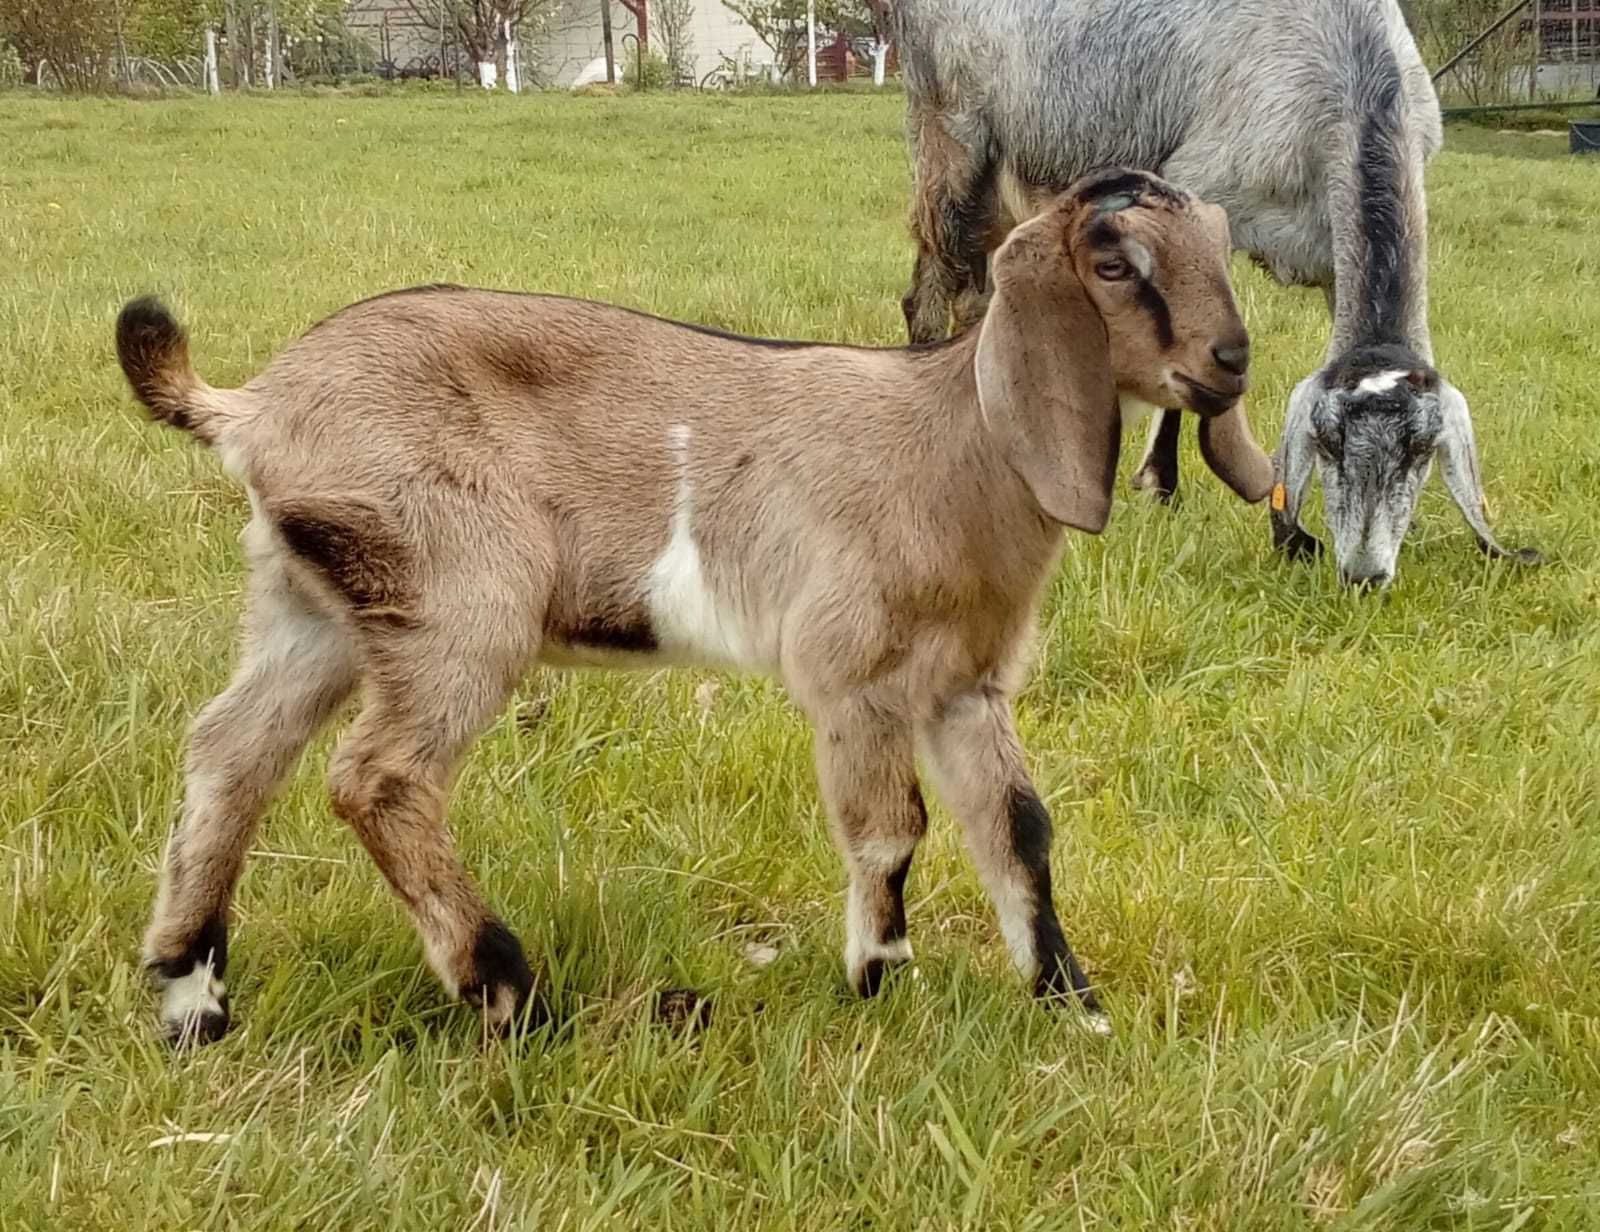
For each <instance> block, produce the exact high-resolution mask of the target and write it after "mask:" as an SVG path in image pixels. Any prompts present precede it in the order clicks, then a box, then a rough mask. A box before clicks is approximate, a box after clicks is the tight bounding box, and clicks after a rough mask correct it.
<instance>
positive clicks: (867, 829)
mask: <svg viewBox="0 0 1600 1232" xmlns="http://www.w3.org/2000/svg"><path fill="white" fill-rule="evenodd" d="M816 741H817V747H816V756H817V780H818V783H819V784H820V785H821V788H822V794H823V799H824V800H825V802H826V803H827V807H828V812H829V814H830V818H831V821H832V823H833V834H834V841H835V842H836V843H837V844H838V846H839V850H840V852H841V853H842V854H843V856H844V859H845V864H846V866H847V867H848V869H849V871H850V888H849V890H848V892H847V898H846V902H845V947H844V963H845V973H846V976H847V978H848V979H849V981H850V986H851V987H852V988H853V989H855V991H856V992H857V993H859V994H860V995H861V996H863V997H871V996H875V995H876V994H877V992H878V989H879V988H880V987H881V985H882V983H883V979H884V976H885V975H887V974H888V973H889V971H891V970H892V969H894V968H895V967H898V966H901V965H903V964H905V963H907V962H909V961H910V960H911V943H910V941H908V940H907V939H906V907H905V884H906V875H907V874H908V873H909V872H910V871H911V857H912V854H913V853H914V852H915V851H916V848H917V844H918V843H919V842H921V841H922V836H923V835H924V834H925V833H926V832H927V829H928V812H927V809H926V808H925V807H924V806H923V802H922V792H921V790H920V789H919V788H918V787H917V776H916V761H915V757H914V755H913V750H912V739H911V728H910V725H909V724H908V723H906V722H905V721H904V720H901V719H898V718H895V717H892V716H890V715H888V714H886V713H884V712H882V711H879V710H877V709H875V708H874V707H873V706H871V705H870V704H868V703H864V702H856V701H852V702H846V703H843V704H841V705H838V706H835V707H830V708H829V709H828V710H826V711H825V712H824V713H823V714H821V716H820V717H819V718H818V720H817V725H816Z"/></svg>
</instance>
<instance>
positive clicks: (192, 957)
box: [150, 915, 228, 980]
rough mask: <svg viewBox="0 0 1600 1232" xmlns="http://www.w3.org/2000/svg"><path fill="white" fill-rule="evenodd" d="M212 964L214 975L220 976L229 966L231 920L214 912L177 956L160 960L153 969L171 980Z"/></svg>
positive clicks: (154, 963) (151, 965) (151, 968)
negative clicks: (229, 927)
mask: <svg viewBox="0 0 1600 1232" xmlns="http://www.w3.org/2000/svg"><path fill="white" fill-rule="evenodd" d="M208 961H209V962H210V965H211V974H212V975H214V976H216V977H217V978H218V979H220V978H221V977H222V973H223V971H224V970H225V969H226V968H227V966H228V922H227V921H226V920H225V919H223V918H222V916H220V915H214V916H212V917H211V918H210V919H209V920H207V921H206V922H205V923H204V924H202V925H201V926H200V931H199V932H197V933H196V934H195V935H194V940H192V941H190V942H189V944H188V945H187V946H186V947H184V951H183V953H181V954H179V955H178V956H177V957H176V958H163V959H158V960H157V961H155V962H152V963H151V964H150V970H152V971H154V972H156V973H157V974H158V975H161V976H163V977H164V978H166V979H169V980H180V979H182V978H183V977H184V976H186V975H188V974H189V973H190V972H192V971H194V969H195V968H196V967H204V966H205V965H206V964H207V962H208Z"/></svg>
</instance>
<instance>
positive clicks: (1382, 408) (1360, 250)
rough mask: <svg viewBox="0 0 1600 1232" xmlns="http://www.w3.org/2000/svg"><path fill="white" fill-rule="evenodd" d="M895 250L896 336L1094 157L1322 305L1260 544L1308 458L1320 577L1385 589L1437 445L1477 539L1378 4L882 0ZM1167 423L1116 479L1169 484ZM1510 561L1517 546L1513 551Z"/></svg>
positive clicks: (1301, 487)
mask: <svg viewBox="0 0 1600 1232" xmlns="http://www.w3.org/2000/svg"><path fill="white" fill-rule="evenodd" d="M894 25H895V37H896V39H897V41H898V44H899V48H900V57H901V63H902V66H903V71H904V75H905V82H906V89H907V94H908V98H909V121H908V123H909V136H910V140H911V146H912V152H913V157H914V161H915V164H916V180H917V185H916V199H915V204H914V207H913V210H912V228H913V231H914V232H915V235H916V239H917V241H918V256H917V264H916V270H915V273H914V276H913V285H912V288H911V290H910V292H909V293H908V294H907V296H906V300H905V310H906V321H907V325H908V328H909V331H910V334H911V337H912V339H913V340H914V341H928V340H931V339H934V338H937V337H941V336H943V335H944V333H945V332H946V330H947V329H948V326H949V321H950V315H951V312H952V310H953V311H954V314H955V318H956V321H957V324H958V326H965V325H968V324H971V323H972V322H973V321H975V320H977V319H978V317H979V316H981V315H982V312H983V307H984V304H985V302H986V274H985V270H986V256H987V252H988V251H989V250H991V249H992V248H993V247H994V245H995V243H996V242H997V237H999V236H1003V235H1004V233H1005V231H1006V229H1007V227H1008V226H1009V225H1010V224H1011V223H1012V222H1014V221H1015V220H1016V219H1017V218H1018V217H1022V216H1026V215H1027V214H1029V213H1031V212H1033V211H1034V210H1035V209H1037V208H1038V205H1039V203H1040V202H1042V201H1043V200H1044V199H1045V198H1046V197H1047V196H1048V195H1049V194H1050V193H1051V192H1052V191H1053V189H1054V188H1055V187H1057V186H1060V185H1063V184H1066V183H1068V182H1070V181H1071V180H1073V179H1074V178H1076V177H1077V176H1078V175H1080V174H1082V173H1083V172H1085V171H1086V170H1088V169H1090V168H1093V167H1096V166H1100V165H1103V164H1108V163H1120V164H1124V165H1131V166H1138V167H1143V168H1147V169H1149V170H1152V171H1157V172H1159V173H1160V174H1161V175H1163V176H1165V177H1167V178H1168V179H1170V180H1173V181H1175V182H1177V183H1180V184H1182V185H1183V186H1184V187H1186V188H1188V189H1190V190H1191V191H1192V192H1194V193H1196V194H1197V195H1199V196H1201V197H1203V198H1205V199H1208V200H1211V201H1215V202H1217V203H1219V204H1221V205H1223V206H1224V207H1226V209H1227V211H1228V216H1229V219H1230V220H1231V223H1232V233H1233V243H1234V246H1235V247H1236V248H1238V249H1241V250H1243V251H1245V252H1248V253H1250V254H1251V255H1252V256H1253V257H1254V258H1255V259H1256V260H1257V261H1258V262H1259V263H1260V264H1261V265H1262V266H1264V267H1265V268H1266V269H1268V270H1269V271H1271V273H1272V274H1273V275H1274V276H1275V277H1277V278H1278V279H1279V280H1280V281H1282V282H1284V283H1289V284H1294V285H1304V286H1320V287H1322V288H1324V289H1325V291H1326V292H1327V295H1328V298H1329V302H1330V305H1331V306H1332V308H1333V316H1334V321H1333V335H1332V338H1331V339H1330V341H1329V344H1328V353H1327V360H1326V364H1325V366H1324V368H1323V369H1322V370H1321V371H1320V372H1317V373H1315V374H1313V375H1312V376H1310V377H1308V378H1307V379H1306V380H1305V381H1303V382H1302V383H1301V384H1300V385H1299V386H1298V388H1296V390H1295V392H1294V394H1293V396H1292V398H1291V401H1290V407H1289V414H1288V419H1287V423H1286V425H1285V430H1284V436H1283V441H1282V444H1281V445H1280V447H1279V451H1278V455H1277V458H1276V469H1277V472H1278V480H1279V486H1277V487H1276V488H1274V491H1273V500H1272V522H1273V538H1274V542H1275V543H1277V544H1278V546H1280V547H1281V548H1283V549H1284V550H1286V551H1287V552H1289V553H1290V554H1291V555H1295V556H1298V555H1303V554H1308V553H1310V552H1314V551H1316V550H1317V549H1318V548H1319V547H1320V545H1319V544H1318V543H1317V541H1316V540H1315V539H1313V538H1312V537H1311V536H1310V535H1308V534H1307V533H1306V532H1305V530H1304V529H1303V528H1302V527H1301V526H1300V524H1299V520H1298V513H1299V507H1300V503H1301V500H1302V498H1303V496H1304V493H1305V488H1306V484H1307V481H1308V480H1309V478H1310V473H1311V465H1312V461H1313V459H1315V460H1316V462H1317V463H1318V465H1319V469H1320V472H1321V476H1322V481H1323V488H1324V495H1325V505H1326V511H1327V522H1328V526H1329V530H1330V532H1331V534H1332V538H1333V542H1334V550H1335V555H1336V556H1337V558H1338V563H1339V567H1340V570H1341V573H1342V575H1343V576H1344V577H1345V578H1347V579H1348V580H1351V581H1353V582H1377V583H1380V584H1381V583H1384V582H1387V581H1388V580H1389V579H1390V578H1391V577H1392V576H1393V574H1394V569H1395V560H1396V556H1397V554H1398V551H1399V547H1400V542H1401V540H1402V538H1403V537H1404V535H1405V531H1406V529H1407V527H1408V526H1409V524H1410V520H1411V516H1412V513H1413V511H1414V510H1415V507H1416V498H1417V494H1418V492H1419V491H1420V489H1421V487H1422V484H1423V481H1424V480H1425V479H1426V478H1427V474H1428V471H1429V469H1430V467H1431V465H1432V461H1433V458H1434V456H1435V455H1437V457H1438V459H1439V461H1440V465H1441V469H1442V471H1443V474H1444V479H1445V482H1446V484H1447V486H1448V487H1449V489H1450V493H1451V495H1452V496H1453V497H1454V498H1455V500H1456V502H1457V503H1458V504H1459V505H1460V507H1461V510H1462V512H1463V514H1464V515H1465V516H1466V519H1467V522H1468V523H1469V524H1470V525H1471V527H1472V529H1473V531H1474V532H1475V534H1476V535H1477V538H1478V542H1479V544H1480V545H1481V546H1482V547H1483V548H1484V550H1485V551H1487V552H1490V553H1492V554H1496V555H1506V554H1508V553H1506V552H1505V550H1504V549H1502V548H1500V546H1499V545H1498V544H1497V543H1496V542H1495V540H1494V538H1493V536H1492V534H1491V533H1490V530H1489V527H1488V523H1487V520H1486V518H1485V515H1484V509H1483V493H1482V489H1481V484H1480V481H1479V478H1478V465H1477V456H1476V450H1475V446H1474V443H1473V438H1472V426H1471V421H1470V418H1469V416H1468V413H1467V405H1466V400H1465V398H1463V397H1462V395H1461V394H1460V393H1459V391H1457V390H1456V389H1455V388H1454V387H1453V386H1451V385H1450V384H1448V383H1447V382H1445V381H1443V380H1442V379H1441V378H1440V377H1439V375H1438V374H1437V373H1436V372H1435V371H1434V370H1433V366H1432V365H1433V346H1432V342H1431V340H1430V338H1429V334H1428V294H1427V207H1426V200H1425V198H1424V194H1423V183H1422V169H1423V165H1424V163H1425V162H1426V160H1427V159H1428V158H1429V157H1430V156H1431V155H1432V154H1433V153H1434V152H1435V151H1437V150H1438V149H1439V147H1440V145H1441V142H1442V130H1441V125H1440V118H1439V104H1438V99H1437V97H1436V95H1435V94H1434V91H1433V87H1432V84H1431V82H1430V81H1429V78H1428V73H1427V70H1426V69H1425V67H1424V66H1423V64H1422V61H1421V59H1420V57H1419V56H1418V54H1417V50H1416V45H1415V43H1414V42H1413V41H1412V38H1411V34H1410V32H1409V31H1408V30H1407V28H1406V25H1405V21H1404V19H1403V18H1402V17H1401V14H1400V10H1399V7H1398V6H1397V5H1396V4H1395V3H1394V0H1325V2H1323V3H1316V4H1307V3H1305V2H1304V0H1229V2H1226V3H1223V2H1220V0H898V2H897V4H896V6H895V9H894ZM1177 428H1178V418H1177V416H1176V415H1175V414H1168V415H1165V416H1162V417H1160V419H1159V420H1158V422H1157V425H1156V427H1155V431H1154V432H1153V434H1152V438H1151V445H1150V448H1149V450H1148V452H1147V456H1146V458H1145V462H1144V464H1143V466H1141V468H1140V470H1139V473H1138V478H1137V479H1136V482H1137V483H1139V484H1140V486H1143V487H1150V488H1154V489H1155V490H1157V491H1158V492H1159V493H1161V494H1163V495H1169V494H1170V493H1171V492H1172V491H1173V490H1174V489H1175V487H1176V484H1177V453H1176V449H1177ZM1517 555H1518V556H1519V558H1521V559H1524V560H1532V559H1537V554H1535V553H1532V552H1523V553H1518V554H1517Z"/></svg>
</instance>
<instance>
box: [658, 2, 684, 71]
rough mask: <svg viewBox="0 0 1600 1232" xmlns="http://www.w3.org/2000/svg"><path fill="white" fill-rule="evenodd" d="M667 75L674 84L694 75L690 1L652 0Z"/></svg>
mask: <svg viewBox="0 0 1600 1232" xmlns="http://www.w3.org/2000/svg"><path fill="white" fill-rule="evenodd" d="M652 8H653V9H654V11H655V17H656V31H657V34H658V36H659V39H660V43H661V54H662V55H663V56H664V57H665V58H666V61H667V76H668V78H669V79H670V80H671V81H672V82H674V83H676V82H678V81H681V80H683V79H685V78H690V79H692V78H693V76H694V32H693V28H692V27H693V24H694V5H693V4H692V3H691V2H690V0H655V4H654V5H653V6H652Z"/></svg>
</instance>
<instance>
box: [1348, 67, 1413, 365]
mask: <svg viewBox="0 0 1600 1232" xmlns="http://www.w3.org/2000/svg"><path fill="white" fill-rule="evenodd" d="M1374 54H1375V55H1377V56H1381V57H1382V67H1381V78H1380V80H1379V81H1378V82H1376V83H1375V88H1374V90H1373V92H1372V95H1371V103H1370V108H1369V110H1368V111H1367V113H1366V115H1365V117H1363V119H1362V121H1361V137H1360V143H1359V146H1358V148H1357V151H1356V183H1357V186H1358V192H1359V195H1360V210H1359V222H1360V227H1361V239H1362V248H1363V250H1364V253H1363V258H1364V259H1363V265H1362V271H1361V272H1362V279H1361V291H1360V295H1361V299H1360V304H1359V313H1360V316H1359V318H1358V320H1357V321H1356V323H1355V337H1354V340H1355V342H1356V343H1357V344H1358V345H1360V344H1375V343H1395V342H1401V341H1403V340H1404V339H1405V328H1406V316H1407V308H1408V301H1409V299H1410V293H1411V276H1412V270H1411V255H1410V252H1409V239H1410V235H1409V230H1410V228H1409V219H1408V218H1407V217H1406V200H1405V167H1404V164H1403V161H1402V160H1403V159H1404V158H1405V149H1404V139H1405V133H1404V125H1403V123H1402V117H1401V110H1400V70H1399V68H1398V67H1397V66H1396V65H1395V64H1394V63H1393V58H1392V56H1390V54H1389V52H1388V49H1387V48H1383V49H1381V50H1379V49H1374Z"/></svg>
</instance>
